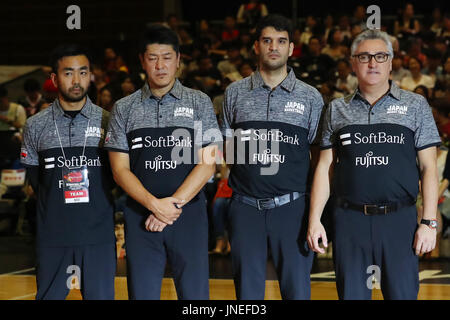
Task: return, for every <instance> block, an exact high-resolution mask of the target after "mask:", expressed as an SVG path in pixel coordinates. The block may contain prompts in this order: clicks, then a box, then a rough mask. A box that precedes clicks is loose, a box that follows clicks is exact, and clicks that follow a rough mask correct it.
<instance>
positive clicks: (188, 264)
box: [124, 196, 209, 300]
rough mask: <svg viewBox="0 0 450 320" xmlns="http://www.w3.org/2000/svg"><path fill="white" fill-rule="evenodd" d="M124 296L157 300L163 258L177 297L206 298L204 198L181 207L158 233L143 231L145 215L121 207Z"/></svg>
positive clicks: (206, 268)
mask: <svg viewBox="0 0 450 320" xmlns="http://www.w3.org/2000/svg"><path fill="white" fill-rule="evenodd" d="M124 216H125V243H126V250H127V274H128V276H127V283H128V297H129V299H133V300H158V299H160V296H161V283H162V279H163V277H164V270H165V266H166V261H167V259H168V260H169V263H170V266H171V269H172V273H173V277H174V282H175V288H176V291H177V295H178V299H183V300H207V299H209V263H208V217H207V214H206V203H205V198H204V197H203V196H202V197H200V200H198V201H196V202H194V203H189V204H187V205H185V206H184V207H183V212H182V213H181V215H180V217H179V218H178V219H177V220H176V221H175V222H174V223H173V224H172V225H167V226H166V227H165V228H164V230H163V231H162V232H149V231H147V230H145V225H144V222H145V220H146V219H147V217H148V215H140V214H137V213H135V212H134V211H132V210H131V209H129V208H126V209H125V214H124Z"/></svg>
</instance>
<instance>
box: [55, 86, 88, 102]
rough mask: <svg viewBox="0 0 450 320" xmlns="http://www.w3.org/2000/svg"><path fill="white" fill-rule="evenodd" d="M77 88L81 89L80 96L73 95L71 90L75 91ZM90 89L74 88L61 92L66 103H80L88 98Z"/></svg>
mask: <svg viewBox="0 0 450 320" xmlns="http://www.w3.org/2000/svg"><path fill="white" fill-rule="evenodd" d="M75 88H77V89H80V93H79V94H78V95H77V94H73V93H71V90H72V89H75ZM88 89H89V88H83V87H81V86H74V87H71V88H69V89H68V90H60V94H61V96H62V97H63V98H64V101H67V102H79V101H81V100H83V99H84V98H85V97H86V95H87V93H88Z"/></svg>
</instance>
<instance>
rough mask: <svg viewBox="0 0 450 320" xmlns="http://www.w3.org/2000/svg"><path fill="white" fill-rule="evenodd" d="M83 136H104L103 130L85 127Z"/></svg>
mask: <svg viewBox="0 0 450 320" xmlns="http://www.w3.org/2000/svg"><path fill="white" fill-rule="evenodd" d="M85 135H86V137H97V138H103V137H104V135H105V129H103V128H98V127H87V129H86V131H85Z"/></svg>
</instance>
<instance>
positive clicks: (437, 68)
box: [422, 50, 443, 83]
mask: <svg viewBox="0 0 450 320" xmlns="http://www.w3.org/2000/svg"><path fill="white" fill-rule="evenodd" d="M441 62H442V57H441V54H440V52H439V51H437V50H430V52H429V53H428V58H427V67H426V68H425V69H423V70H422V73H423V74H426V75H429V76H430V77H431V79H432V80H433V83H436V80H437V79H438V78H440V77H441V76H442V72H443V67H442V65H441Z"/></svg>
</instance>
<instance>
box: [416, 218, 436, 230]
mask: <svg viewBox="0 0 450 320" xmlns="http://www.w3.org/2000/svg"><path fill="white" fill-rule="evenodd" d="M420 223H421V224H426V225H427V226H429V227H430V228H433V229H436V228H437V226H438V223H437V220H436V219H432V220H426V219H422V220H420Z"/></svg>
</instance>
